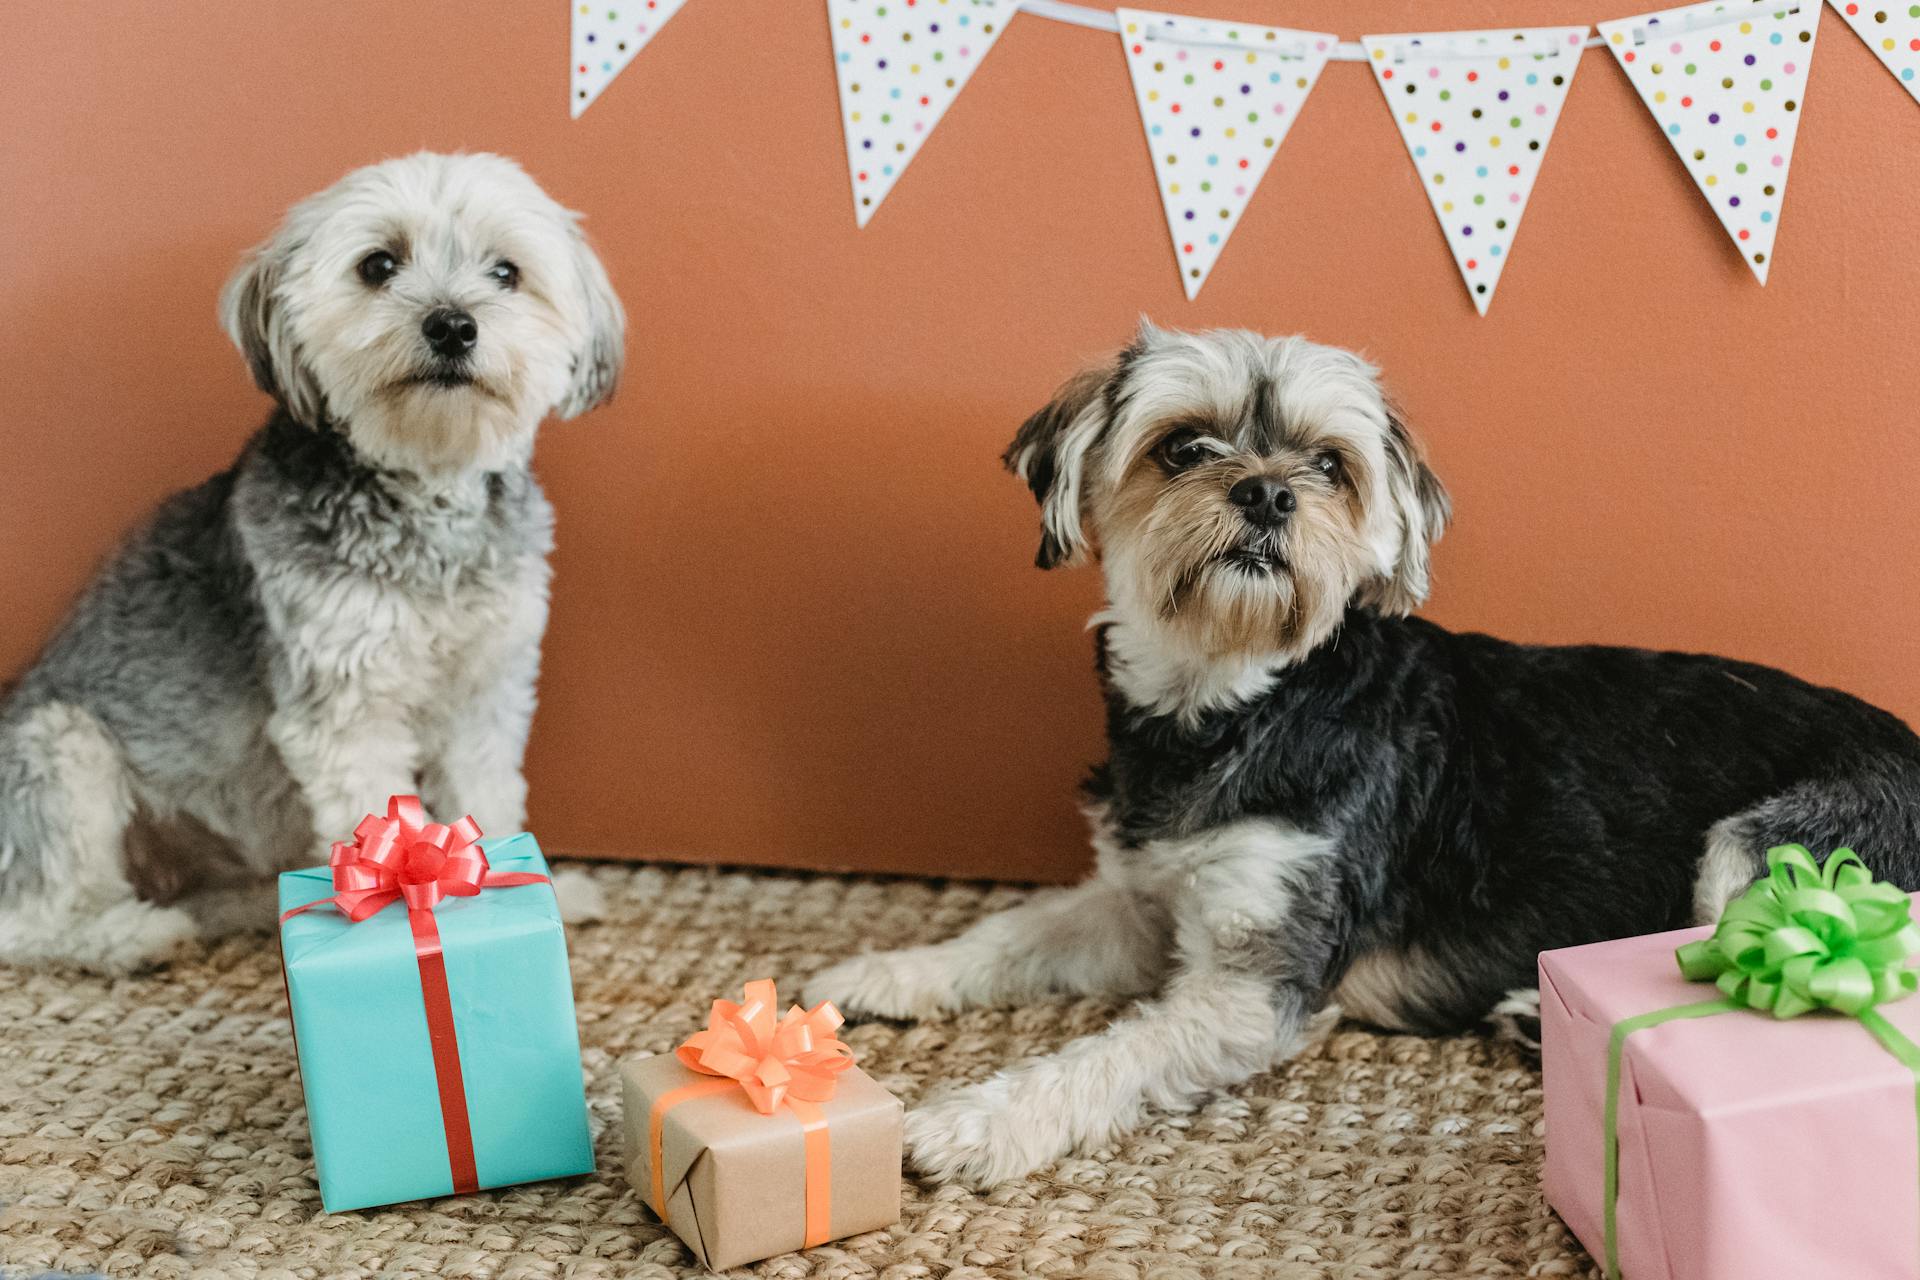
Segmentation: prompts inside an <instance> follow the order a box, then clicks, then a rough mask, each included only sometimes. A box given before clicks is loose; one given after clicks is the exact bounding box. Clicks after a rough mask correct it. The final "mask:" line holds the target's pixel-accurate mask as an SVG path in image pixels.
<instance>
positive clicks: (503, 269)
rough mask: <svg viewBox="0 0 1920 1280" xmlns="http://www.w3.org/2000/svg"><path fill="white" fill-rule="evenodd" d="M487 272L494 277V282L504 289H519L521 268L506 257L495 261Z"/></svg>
mask: <svg viewBox="0 0 1920 1280" xmlns="http://www.w3.org/2000/svg"><path fill="white" fill-rule="evenodd" d="M487 274H488V275H489V276H491V277H493V280H494V282H495V283H496V284H498V285H499V286H500V287H501V288H502V289H518V288H519V287H520V268H518V267H516V266H514V265H513V264H512V263H511V262H508V261H507V260H506V259H505V258H502V259H501V260H500V261H498V262H496V263H494V264H493V266H492V268H491V269H490V270H488V272H487Z"/></svg>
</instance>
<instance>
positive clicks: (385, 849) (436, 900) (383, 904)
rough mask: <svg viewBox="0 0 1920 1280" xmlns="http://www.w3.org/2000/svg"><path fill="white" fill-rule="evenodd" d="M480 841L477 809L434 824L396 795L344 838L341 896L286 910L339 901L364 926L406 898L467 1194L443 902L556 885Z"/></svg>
mask: <svg viewBox="0 0 1920 1280" xmlns="http://www.w3.org/2000/svg"><path fill="white" fill-rule="evenodd" d="M479 839H480V824H479V823H477V822H475V821H474V820H473V818H472V817H471V816H469V817H465V818H462V819H460V821H458V822H456V823H454V824H453V825H452V826H446V825H444V824H442V823H438V822H428V821H427V814H426V810H425V809H424V808H422V807H421V804H420V797H418V796H393V797H392V798H390V799H389V800H388V801H387V816H386V817H384V818H380V817H375V816H374V815H373V814H368V815H367V816H366V817H365V818H363V819H362V820H361V822H360V825H359V826H357V827H355V828H354V829H353V842H352V843H351V844H349V843H347V842H346V841H344V840H341V841H335V842H334V846H333V856H332V857H330V858H328V859H327V863H328V865H329V866H331V867H332V868H333V890H334V892H333V896H332V897H331V898H318V899H315V900H314V901H312V902H309V903H307V904H306V905H305V906H299V907H294V908H293V909H292V910H290V911H287V912H285V913H284V914H282V915H281V917H280V921H281V923H282V924H284V923H286V922H287V920H289V919H291V918H292V917H294V916H297V915H300V914H301V913H302V912H306V911H311V910H313V909H314V908H315V907H333V908H334V909H335V910H337V911H339V912H340V914H341V915H343V916H345V917H346V918H347V920H348V921H349V922H350V923H353V924H358V923H359V922H360V921H362V920H366V919H368V918H369V917H371V916H374V915H376V914H378V913H379V912H380V911H382V910H384V909H385V908H387V907H390V906H392V905H393V904H394V903H396V902H400V901H403V900H404V901H405V902H406V904H407V924H408V926H409V927H410V928H411V929H412V931H413V955H414V960H415V962H416V963H417V964H418V966H419V969H420V996H421V1000H422V1003H423V1005H424V1007H425V1009H426V1015H427V1035H428V1038H429V1039H430V1040H431V1042H432V1049H433V1074H434V1084H435V1087H436V1088H437V1089H438V1091H439V1094H440V1120H441V1125H442V1127H443V1128H444V1129H445V1130H446V1135H447V1165H448V1169H449V1171H450V1172H451V1174H452V1177H453V1189H454V1191H455V1193H457V1194H463V1195H464V1194H466V1193H468V1192H471V1191H477V1190H479V1188H480V1181H479V1171H478V1169H477V1168H476V1166H475V1163H474V1152H473V1127H472V1123H471V1121H470V1120H469V1119H468V1116H467V1089H466V1079H465V1077H464V1075H463V1074H462V1072H461V1070H460V1040H459V1037H458V1036H457V1035H456V1034H455V1032H454V1025H453V998H452V995H451V993H450V992H449V991H448V989H447V968H446V960H445V958H444V957H443V956H442V955H441V954H440V926H439V925H437V924H435V923H434V919H433V909H434V908H435V907H437V906H439V905H440V904H441V902H443V901H445V900H446V899H447V898H449V897H453V898H471V897H473V896H474V895H475V894H477V893H479V892H480V891H481V890H482V889H506V888H511V887H513V886H515V885H523V884H546V883H548V880H547V878H546V877H545V876H543V875H538V874H536V873H534V872H531V871H508V872H501V871H494V870H491V869H489V868H488V866H487V855H486V854H485V853H484V852H482V851H481V848H480V845H479V843H478V841H479Z"/></svg>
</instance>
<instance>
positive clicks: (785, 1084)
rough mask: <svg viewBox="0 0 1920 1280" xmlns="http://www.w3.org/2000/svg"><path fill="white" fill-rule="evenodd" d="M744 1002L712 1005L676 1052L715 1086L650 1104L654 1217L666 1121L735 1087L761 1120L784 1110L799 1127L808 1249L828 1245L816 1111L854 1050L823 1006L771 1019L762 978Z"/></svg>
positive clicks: (773, 997) (825, 1168)
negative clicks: (686, 1105) (684, 1106)
mask: <svg viewBox="0 0 1920 1280" xmlns="http://www.w3.org/2000/svg"><path fill="white" fill-rule="evenodd" d="M746 997H747V998H746V1002H745V1003H744V1004H735V1003H734V1002H733V1001H731V1000H715V1001H714V1002H713V1008H712V1010H711V1012H709V1013H708V1015H707V1027H706V1030H704V1031H696V1032H694V1033H693V1034H692V1035H690V1036H688V1037H687V1039H686V1042H685V1043H684V1044H682V1045H681V1046H680V1047H679V1048H678V1049H676V1050H674V1055H675V1056H676V1057H678V1058H679V1059H680V1061H681V1062H682V1063H684V1064H685V1065H686V1066H688V1067H691V1068H692V1069H693V1070H695V1071H698V1072H699V1073H700V1074H702V1075H705V1076H715V1077H718V1078H717V1079H712V1080H700V1081H696V1082H694V1083H693V1084H686V1085H682V1086H680V1087H679V1088H677V1089H669V1090H667V1092H665V1093H663V1094H661V1095H660V1096H659V1097H658V1098H656V1099H655V1100H654V1103H653V1108H652V1114H651V1115H650V1116H649V1117H648V1129H649V1134H648V1146H649V1147H650V1148H651V1150H650V1152H649V1155H650V1156H651V1165H652V1169H651V1172H652V1175H653V1182H652V1186H651V1188H650V1190H651V1192H652V1197H651V1198H652V1202H653V1211H654V1212H655V1213H657V1214H659V1215H660V1221H662V1222H665V1221H666V1220H667V1195H666V1188H665V1186H664V1185H663V1184H664V1182H665V1177H666V1169H665V1137H664V1135H665V1119H666V1114H667V1112H668V1111H671V1110H672V1109H673V1108H674V1107H676V1106H678V1105H679V1104H680V1103H682V1102H689V1101H691V1100H693V1099H694V1098H699V1097H705V1096H707V1095H709V1094H715V1093H727V1092H730V1091H731V1090H732V1089H733V1088H734V1087H735V1086H738V1087H739V1088H740V1089H741V1090H742V1091H743V1092H744V1093H745V1094H746V1095H747V1099H748V1100H749V1101H750V1102H752V1104H753V1106H754V1109H755V1110H756V1111H759V1112H760V1113H761V1114H762V1115H769V1116H770V1115H772V1114H773V1113H774V1112H776V1111H778V1110H779V1109H780V1108H781V1107H782V1106H784V1107H786V1108H787V1110H789V1111H791V1112H792V1113H793V1114H794V1117H795V1118H796V1119H798V1120H799V1121H800V1131H801V1138H802V1141H803V1142H804V1143H805V1144H806V1148H805V1159H806V1226H805V1235H804V1237H803V1239H804V1241H805V1246H804V1247H806V1248H809V1249H811V1248H813V1247H814V1246H815V1245H819V1244H825V1243H826V1242H827V1241H829V1240H831V1239H833V1223H832V1219H833V1180H832V1145H831V1139H830V1138H829V1135H828V1132H827V1117H826V1113H825V1112H823V1111H821V1110H820V1106H819V1104H820V1103H822V1102H829V1101H831V1100H832V1099H833V1094H834V1090H835V1089H836V1088H837V1087H838V1086H839V1075H840V1073H841V1072H842V1071H845V1070H846V1069H847V1068H849V1067H851V1066H852V1065H853V1050H852V1049H850V1048H848V1047H847V1046H846V1045H845V1044H844V1043H842V1042H841V1041H840V1040H839V1039H838V1038H837V1037H836V1036H835V1035H834V1033H835V1032H836V1031H838V1030H839V1029H840V1024H841V1023H842V1022H845V1021H846V1019H844V1018H842V1017H841V1016H840V1011H839V1010H838V1009H836V1008H834V1007H833V1005H832V1004H831V1003H829V1002H827V1001H824V1000H823V1001H821V1002H820V1003H819V1004H817V1005H815V1006H814V1007H813V1008H812V1009H811V1010H808V1009H802V1008H801V1007H800V1006H799V1005H794V1006H793V1007H792V1008H790V1009H788V1010H787V1013H786V1016H785V1017H783V1018H779V1019H778V1020H776V1019H775V1017H774V1010H775V1009H777V1008H779V1007H780V1001H779V997H778V995H777V994H776V993H775V991H774V985H773V981H772V979H770V978H762V979H760V980H759V981H757V982H749V983H747V986H746Z"/></svg>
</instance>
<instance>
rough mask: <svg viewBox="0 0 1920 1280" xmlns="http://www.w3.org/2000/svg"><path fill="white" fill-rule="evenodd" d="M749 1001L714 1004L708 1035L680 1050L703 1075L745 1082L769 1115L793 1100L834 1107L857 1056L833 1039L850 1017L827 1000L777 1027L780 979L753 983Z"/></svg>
mask: <svg viewBox="0 0 1920 1280" xmlns="http://www.w3.org/2000/svg"><path fill="white" fill-rule="evenodd" d="M746 997H747V1000H746V1003H745V1004H735V1003H734V1002H733V1001H731V1000H715V1001H714V1002H713V1010H712V1012H710V1013H709V1014H708V1015H707V1029H706V1030H705V1031H696V1032H694V1033H693V1034H692V1035H690V1036H688V1037H687V1042H686V1043H685V1044H683V1045H681V1046H680V1047H679V1048H678V1049H676V1050H675V1051H674V1053H675V1055H676V1056H677V1057H678V1058H679V1059H680V1061H682V1062H684V1063H686V1064H687V1065H688V1066H689V1067H692V1068H693V1069H694V1070H695V1071H698V1072H700V1073H701V1074H702V1075H709V1076H728V1077H730V1078H732V1079H734V1080H737V1081H739V1082H740V1087H741V1088H742V1089H744V1090H746V1093H747V1097H748V1098H749V1099H751V1100H752V1102H753V1105H754V1107H755V1108H756V1109H757V1110H758V1111H759V1112H760V1113H761V1114H762V1115H769V1116H770V1115H772V1114H773V1113H774V1112H775V1111H777V1110H779V1109H780V1104H781V1103H783V1102H785V1101H787V1099H788V1098H789V1097H791V1098H797V1099H799V1100H800V1101H802V1102H828V1101H831V1100H832V1098H833V1091H834V1087H835V1085H836V1084H837V1083H838V1081H837V1079H836V1077H837V1076H838V1075H839V1074H840V1073H841V1072H842V1071H845V1070H846V1069H847V1068H848V1067H850V1066H852V1065H853V1050H852V1049H849V1048H848V1047H847V1046H846V1045H845V1044H843V1043H842V1042H841V1041H840V1040H839V1039H837V1038H836V1037H835V1036H834V1032H836V1031H838V1030H839V1029H840V1024H841V1023H843V1022H845V1021H846V1019H845V1018H842V1017H841V1016H840V1011H839V1010H838V1009H836V1008H834V1007H833V1005H832V1004H830V1003H829V1002H827V1001H825V1000H823V1001H821V1002H820V1003H819V1004H818V1005H816V1006H814V1008H813V1009H812V1010H811V1011H808V1010H806V1009H802V1008H801V1007H800V1006H799V1005H794V1006H793V1007H792V1008H791V1009H789V1010H787V1015H786V1017H784V1018H781V1019H780V1020H779V1021H778V1022H775V1021H774V1016H773V1011H774V1010H775V1009H777V1008H778V1007H779V997H778V996H777V995H776V994H775V992H774V985H773V980H772V979H770V978H762V979H761V980H760V981H758V982H749V983H748V984H747V989H746Z"/></svg>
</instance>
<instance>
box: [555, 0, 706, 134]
mask: <svg viewBox="0 0 1920 1280" xmlns="http://www.w3.org/2000/svg"><path fill="white" fill-rule="evenodd" d="M686 2H687V0H600V3H598V4H575V5H574V6H573V92H572V93H570V94H569V95H568V100H569V102H570V103H571V105H572V107H573V118H574V119H575V120H578V119H579V118H580V113H581V112H582V111H585V110H586V109H587V108H588V107H590V106H592V105H593V100H594V99H595V98H598V97H599V96H600V95H601V94H602V93H605V92H606V89H607V86H608V85H610V84H612V83H613V78H614V77H615V76H617V75H619V74H620V73H621V72H622V71H624V70H626V66H627V64H628V63H629V62H632V61H633V56H634V55H635V54H637V53H639V52H640V51H641V50H642V49H644V48H646V47H647V41H649V40H651V39H653V37H654V34H655V33H656V32H658V31H659V30H660V28H661V27H663V26H665V25H666V22H667V19H668V18H671V17H672V16H673V15H674V14H676V13H678V12H680V6H681V5H683V4H685V3H686Z"/></svg>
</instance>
